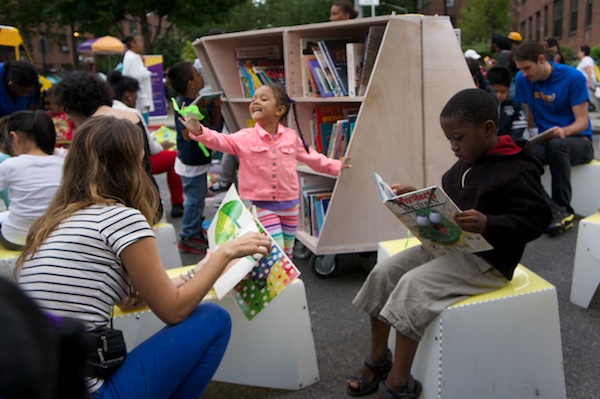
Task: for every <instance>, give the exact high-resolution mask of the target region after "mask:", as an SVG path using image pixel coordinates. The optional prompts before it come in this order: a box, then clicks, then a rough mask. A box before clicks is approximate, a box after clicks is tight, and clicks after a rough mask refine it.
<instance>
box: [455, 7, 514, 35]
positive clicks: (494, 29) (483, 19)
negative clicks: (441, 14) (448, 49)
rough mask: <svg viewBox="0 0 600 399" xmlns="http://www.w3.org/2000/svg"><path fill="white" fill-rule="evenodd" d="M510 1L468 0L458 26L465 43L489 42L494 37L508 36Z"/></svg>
mask: <svg viewBox="0 0 600 399" xmlns="http://www.w3.org/2000/svg"><path fill="white" fill-rule="evenodd" d="M510 3H511V2H510V1H509V0H467V1H466V2H465V5H464V7H463V8H462V10H461V13H462V16H463V18H462V21H459V23H458V26H459V28H460V29H461V37H462V40H463V42H464V43H467V44H468V43H476V42H487V41H488V40H489V39H490V38H491V37H492V35H494V34H496V33H500V34H502V35H506V32H507V31H508V26H509V21H510V14H509V4H510Z"/></svg>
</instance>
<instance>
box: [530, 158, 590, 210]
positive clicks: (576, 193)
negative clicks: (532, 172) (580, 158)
mask: <svg viewBox="0 0 600 399" xmlns="http://www.w3.org/2000/svg"><path fill="white" fill-rule="evenodd" d="M544 171H545V172H544V174H543V175H542V185H543V186H544V188H545V189H546V192H547V193H548V194H549V195H550V196H552V183H551V180H552V177H551V175H550V168H549V167H548V165H546V166H544ZM599 181H600V162H599V161H596V160H595V159H594V160H592V161H591V162H590V163H586V164H584V165H577V166H572V167H571V189H572V191H573V197H572V198H571V206H572V207H573V209H574V210H575V213H576V214H578V215H581V216H584V217H585V216H590V215H593V214H594V213H596V212H597V211H598V206H599V205H600V186H599V185H598V184H597V182H599Z"/></svg>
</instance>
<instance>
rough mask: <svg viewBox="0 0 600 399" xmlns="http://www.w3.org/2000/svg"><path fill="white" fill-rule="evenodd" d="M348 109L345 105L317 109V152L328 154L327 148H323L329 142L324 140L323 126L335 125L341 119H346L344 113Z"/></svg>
mask: <svg viewBox="0 0 600 399" xmlns="http://www.w3.org/2000/svg"><path fill="white" fill-rule="evenodd" d="M345 109H346V107H345V106H343V105H320V106H317V107H315V112H314V114H315V116H314V121H315V147H316V150H317V152H320V153H322V154H326V153H327V147H325V148H324V147H323V144H324V143H325V142H327V143H328V142H329V141H327V140H326V139H325V140H324V139H323V137H322V136H323V135H322V131H321V126H322V124H324V123H331V124H333V123H335V122H337V121H338V120H340V119H344V112H345Z"/></svg>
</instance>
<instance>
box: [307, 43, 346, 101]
mask: <svg viewBox="0 0 600 399" xmlns="http://www.w3.org/2000/svg"><path fill="white" fill-rule="evenodd" d="M313 54H314V55H315V57H316V58H317V62H318V63H319V67H320V68H321V70H322V71H323V75H325V79H326V80H327V83H328V84H329V87H330V88H331V91H332V92H333V95H334V96H335V97H341V96H343V95H344V94H343V92H342V88H341V87H340V84H339V83H338V81H337V79H336V78H335V75H334V72H333V69H332V67H330V66H329V62H328V61H327V57H326V56H325V53H324V52H323V51H322V50H321V49H320V48H319V47H318V46H314V47H313Z"/></svg>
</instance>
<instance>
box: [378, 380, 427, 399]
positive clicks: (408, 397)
mask: <svg viewBox="0 0 600 399" xmlns="http://www.w3.org/2000/svg"><path fill="white" fill-rule="evenodd" d="M422 390H423V387H422V386H421V383H420V382H419V381H417V380H415V379H414V378H413V377H412V375H411V376H410V377H409V380H408V385H407V386H406V388H404V390H403V391H402V392H394V391H392V390H391V389H389V388H388V387H387V386H386V385H385V381H381V382H380V383H379V396H381V398H382V399H417V398H418V397H419V396H421V391H422Z"/></svg>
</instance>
